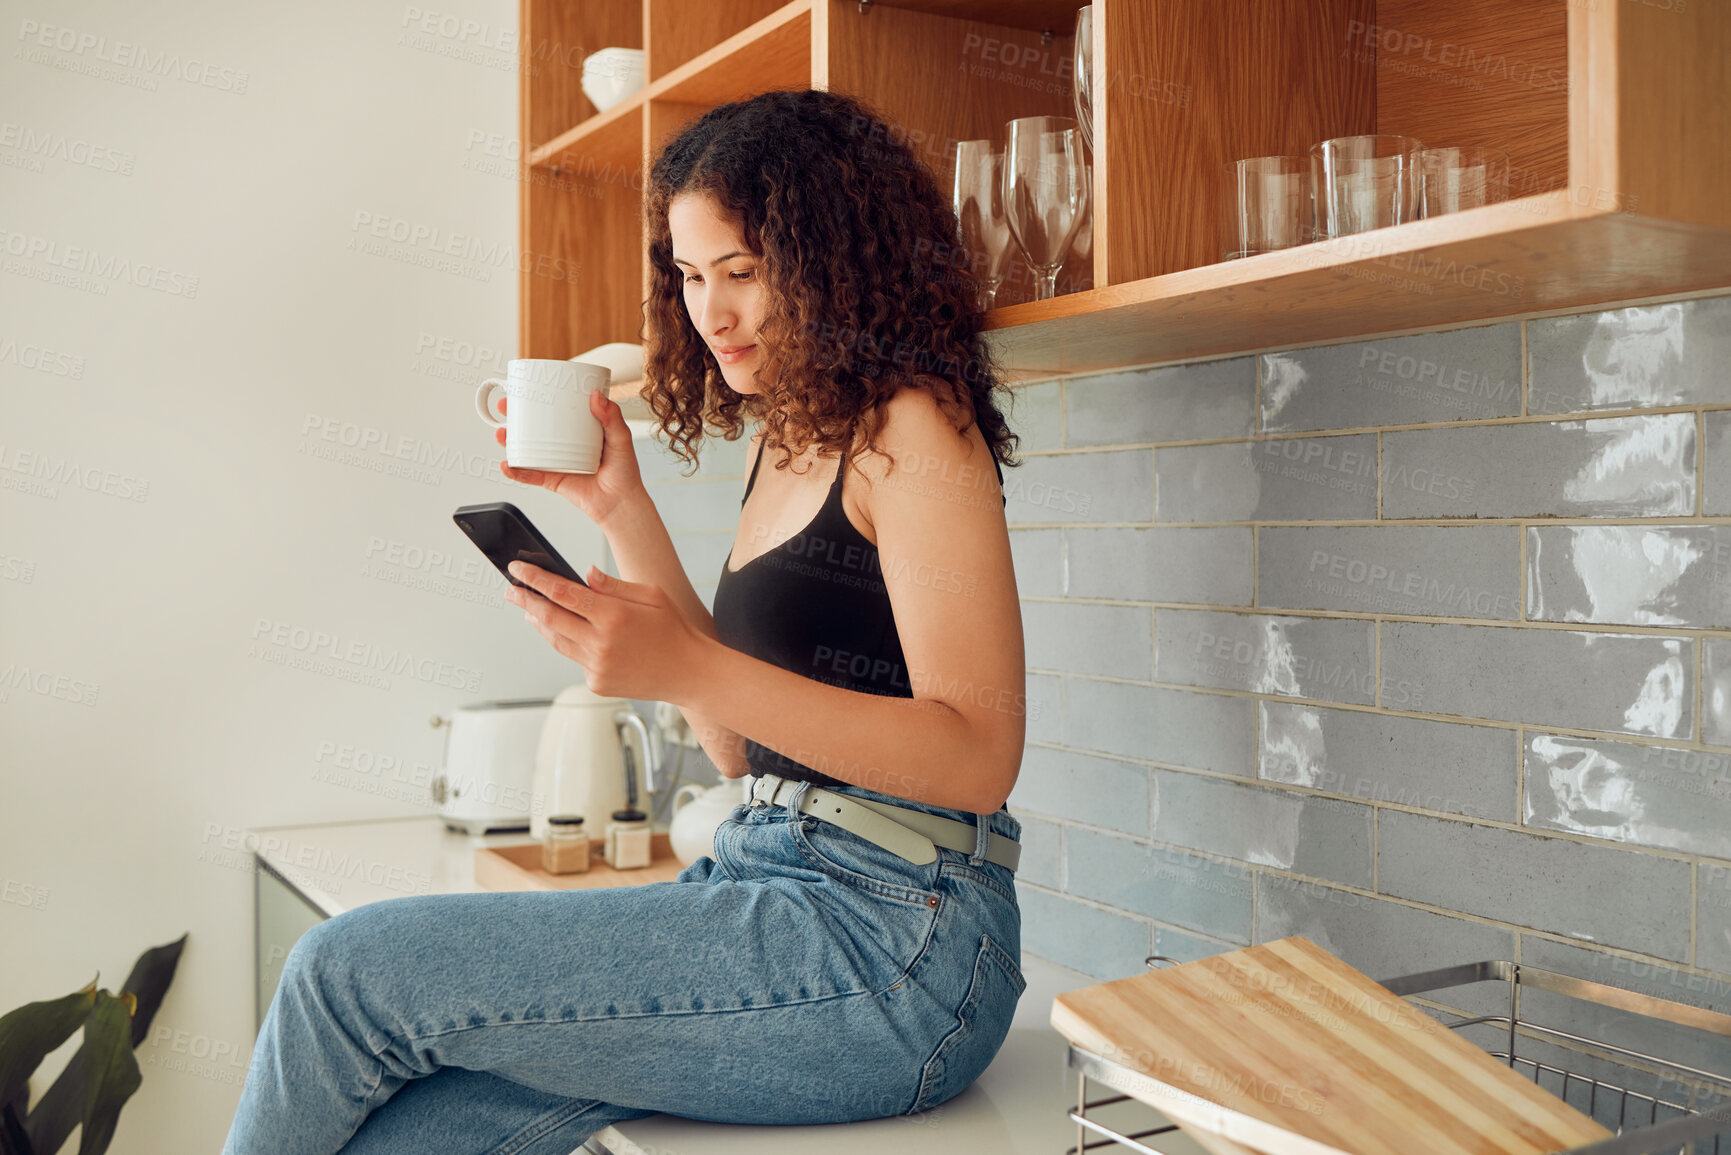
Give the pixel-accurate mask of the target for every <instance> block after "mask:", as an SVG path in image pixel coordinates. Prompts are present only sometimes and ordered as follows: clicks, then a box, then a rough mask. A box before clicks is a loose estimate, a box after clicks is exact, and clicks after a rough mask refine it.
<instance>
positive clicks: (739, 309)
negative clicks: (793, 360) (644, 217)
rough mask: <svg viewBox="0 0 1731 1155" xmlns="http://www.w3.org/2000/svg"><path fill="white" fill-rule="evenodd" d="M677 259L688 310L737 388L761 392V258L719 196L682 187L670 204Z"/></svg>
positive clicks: (725, 375) (729, 381) (724, 375)
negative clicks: (722, 207) (722, 209)
mask: <svg viewBox="0 0 1731 1155" xmlns="http://www.w3.org/2000/svg"><path fill="white" fill-rule="evenodd" d="M667 225H668V229H669V231H670V232H671V233H672V234H673V263H674V266H675V268H676V269H677V270H678V272H679V273H680V275H681V276H683V277H684V278H685V311H686V313H687V314H688V315H689V316H690V317H691V323H692V324H693V325H694V326H696V328H697V335H698V336H699V337H701V338H702V339H703V342H704V344H706V345H708V346H709V353H710V356H712V357H714V358H715V360H716V363H717V364H718V365H720V367H721V377H722V380H724V381H726V382H727V384H728V385H729V387H731V388H732V389H733V390H734V392H736V393H756V392H757V391H758V389H757V381H756V377H755V374H756V371H757V366H758V365H759V364H761V363H762V351H761V350H760V349H759V348H758V347H757V326H758V323H759V322H760V321H761V320H762V319H763V282H762V279H761V277H760V275H759V266H760V264H761V260H760V258H759V257H758V256H757V255H756V254H754V253H752V252H750V251H748V248H747V246H746V243H745V238H744V237H742V236H741V235H740V233H739V228H738V226H737V225H735V224H734V223H733V222H732V221H729V220H726V219H724V218H723V217H722V216H721V213H720V210H719V206H718V205H717V204H716V203H715V200H714V198H712V197H710V196H708V195H706V194H697V193H681V194H680V195H678V196H676V197H674V198H673V200H672V202H671V203H670V204H669V205H668V206H667Z"/></svg>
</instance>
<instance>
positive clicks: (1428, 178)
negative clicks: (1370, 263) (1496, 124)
mask: <svg viewBox="0 0 1731 1155" xmlns="http://www.w3.org/2000/svg"><path fill="white" fill-rule="evenodd" d="M1418 170H1419V198H1420V202H1421V205H1422V208H1423V215H1424V216H1427V217H1440V216H1442V215H1443V214H1444V213H1458V212H1460V211H1461V210H1462V209H1476V208H1478V207H1480V206H1481V205H1490V204H1496V203H1497V202H1498V201H1506V200H1508V199H1509V154H1508V153H1506V152H1504V151H1502V150H1501V149H1498V148H1427V149H1424V150H1422V151H1421V152H1420V153H1419V154H1418Z"/></svg>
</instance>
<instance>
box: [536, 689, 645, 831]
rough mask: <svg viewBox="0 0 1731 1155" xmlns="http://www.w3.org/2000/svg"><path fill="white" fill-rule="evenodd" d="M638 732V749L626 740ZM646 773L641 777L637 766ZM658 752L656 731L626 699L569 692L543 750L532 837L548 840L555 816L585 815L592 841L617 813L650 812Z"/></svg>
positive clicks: (556, 708)
mask: <svg viewBox="0 0 1731 1155" xmlns="http://www.w3.org/2000/svg"><path fill="white" fill-rule="evenodd" d="M627 731H635V732H636V735H637V738H638V742H637V743H636V749H635V750H633V749H632V745H633V744H632V743H631V742H630V741H629V739H628V738H627V737H626V733H627ZM638 766H642V767H643V772H642V776H641V778H639V775H638V771H637V767H638ZM654 789H655V751H654V748H653V746H651V744H650V741H649V728H648V727H647V726H645V725H644V724H643V719H642V718H640V717H638V715H637V711H636V710H633V709H632V708H631V703H630V702H629V701H627V700H626V699H624V698H603V697H601V696H600V695H598V694H595V693H592V692H591V691H590V689H589V687H588V686H584V685H576V686H569V687H567V688H566V689H564V690H561V691H560V692H559V695H558V696H557V697H556V698H554V699H553V705H552V707H551V708H550V709H549V710H548V711H547V721H546V723H545V724H544V725H543V726H542V727H541V741H540V745H539V746H537V748H536V750H535V782H534V788H533V791H534V804H533V807H532V808H531V810H530V814H529V833H530V834H531V835H532V836H533V837H535V838H542V839H544V838H546V837H547V816H548V815H549V814H581V815H582V816H583V829H584V831H585V832H586V833H587V834H588V835H589V836H590V837H591V838H601V837H603V836H605V835H606V833H607V823H608V822H610V821H611V820H612V818H613V812H614V811H616V810H626V809H630V808H635V809H638V810H642V811H644V812H645V813H647V812H648V811H649V800H648V798H647V795H648V794H649V793H650V792H652V791H653V790H654Z"/></svg>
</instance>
